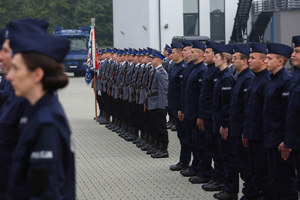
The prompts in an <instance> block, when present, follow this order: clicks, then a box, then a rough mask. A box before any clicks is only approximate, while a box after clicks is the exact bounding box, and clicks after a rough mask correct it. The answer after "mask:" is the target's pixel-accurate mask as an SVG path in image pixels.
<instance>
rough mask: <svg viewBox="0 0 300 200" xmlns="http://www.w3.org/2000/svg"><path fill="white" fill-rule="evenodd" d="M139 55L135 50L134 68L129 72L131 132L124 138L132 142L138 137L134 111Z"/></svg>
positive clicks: (135, 107)
mask: <svg viewBox="0 0 300 200" xmlns="http://www.w3.org/2000/svg"><path fill="white" fill-rule="evenodd" d="M140 53H141V49H139V50H135V55H134V60H133V63H134V66H133V69H132V72H131V77H130V83H129V90H128V101H129V105H130V111H129V112H130V119H131V123H130V126H131V131H130V134H129V136H128V137H125V140H127V141H133V140H136V139H137V138H138V136H139V130H138V128H137V119H136V118H137V116H136V113H137V112H136V110H137V104H136V81H137V78H138V74H139V70H140V68H141V63H140V58H141V56H140Z"/></svg>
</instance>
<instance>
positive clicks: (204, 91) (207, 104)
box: [192, 41, 224, 191]
mask: <svg viewBox="0 0 300 200" xmlns="http://www.w3.org/2000/svg"><path fill="white" fill-rule="evenodd" d="M216 45H217V43H215V42H212V41H207V42H206V49H205V51H204V54H203V56H204V62H205V63H206V64H207V71H206V72H205V74H204V77H203V79H202V87H201V91H200V97H199V109H198V119H197V125H198V128H199V130H200V131H204V133H205V135H206V145H207V149H208V151H209V153H210V158H213V160H214V168H213V170H212V174H211V180H210V181H209V182H208V183H207V184H204V185H202V187H203V188H206V190H209V191H218V190H221V189H222V183H223V179H224V174H223V165H222V158H221V153H220V150H219V145H218V140H219V137H220V136H219V134H218V133H217V132H213V131H212V129H213V126H212V125H213V124H212V102H213V92H214V84H215V82H216V81H217V78H216V76H217V74H218V72H219V69H218V68H217V67H216V66H215V64H214V57H215V56H214V51H213V47H214V46H216ZM198 182H200V181H197V180H193V182H192V183H198ZM207 186H209V187H207Z"/></svg>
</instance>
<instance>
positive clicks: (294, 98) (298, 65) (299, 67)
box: [282, 36, 300, 192]
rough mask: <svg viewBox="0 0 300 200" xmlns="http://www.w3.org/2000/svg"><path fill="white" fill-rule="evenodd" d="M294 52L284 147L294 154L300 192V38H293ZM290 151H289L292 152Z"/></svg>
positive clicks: (287, 154) (283, 156) (285, 156)
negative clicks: (299, 125)
mask: <svg viewBox="0 0 300 200" xmlns="http://www.w3.org/2000/svg"><path fill="white" fill-rule="evenodd" d="M292 41H293V44H294V51H293V53H292V56H291V59H292V61H293V66H294V72H293V77H294V79H293V81H292V86H291V90H290V95H289V103H288V110H287V115H286V126H285V127H286V128H285V129H286V137H285V141H284V146H285V147H286V148H289V149H290V150H292V152H293V153H292V154H294V155H293V156H294V160H295V166H296V168H297V178H298V180H297V181H298V182H297V186H298V192H299V191H300V184H299V173H300V170H299V169H300V154H299V150H300V129H299V128H298V124H299V121H300V120H299V119H300V36H294V37H293V40H292ZM290 150H289V151H290ZM289 151H288V152H287V153H286V154H283V155H282V158H283V159H287V158H288V156H289Z"/></svg>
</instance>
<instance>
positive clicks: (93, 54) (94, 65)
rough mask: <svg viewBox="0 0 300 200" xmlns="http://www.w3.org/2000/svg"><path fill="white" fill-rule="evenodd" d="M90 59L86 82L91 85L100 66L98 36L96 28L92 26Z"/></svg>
mask: <svg viewBox="0 0 300 200" xmlns="http://www.w3.org/2000/svg"><path fill="white" fill-rule="evenodd" d="M88 49H89V51H88V59H87V66H86V72H85V82H86V83H87V84H90V82H91V81H92V80H93V78H94V70H98V68H99V64H98V61H97V49H96V34H95V26H91V32H90V39H89V44H88Z"/></svg>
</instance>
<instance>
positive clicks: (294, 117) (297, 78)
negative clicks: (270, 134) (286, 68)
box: [284, 68, 300, 151]
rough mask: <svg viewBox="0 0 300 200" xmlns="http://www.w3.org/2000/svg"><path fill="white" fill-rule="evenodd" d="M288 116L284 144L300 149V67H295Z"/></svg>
mask: <svg viewBox="0 0 300 200" xmlns="http://www.w3.org/2000/svg"><path fill="white" fill-rule="evenodd" d="M293 76H294V80H293V83H292V88H291V90H290V96H289V104H288V109H287V116H286V126H285V128H286V138H285V142H284V146H286V147H288V148H291V149H294V150H298V151H299V150H300V128H299V122H300V69H299V68H295V71H294V74H293Z"/></svg>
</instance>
